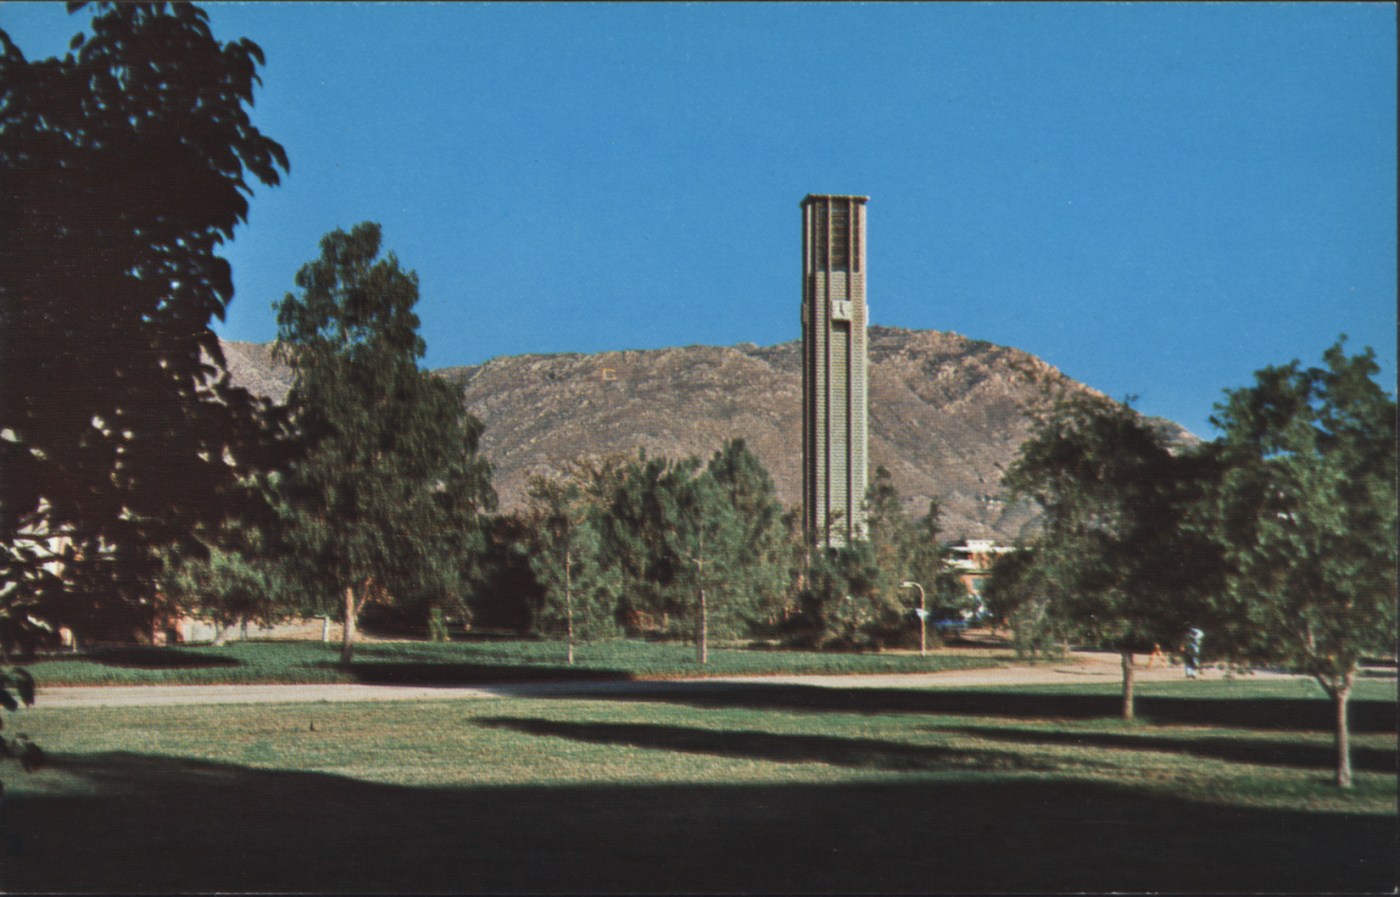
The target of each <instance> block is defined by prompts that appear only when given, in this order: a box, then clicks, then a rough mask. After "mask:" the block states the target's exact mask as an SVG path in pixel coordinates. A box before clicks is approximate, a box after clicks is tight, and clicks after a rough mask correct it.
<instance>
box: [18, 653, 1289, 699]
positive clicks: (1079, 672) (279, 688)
mask: <svg viewBox="0 0 1400 897" xmlns="http://www.w3.org/2000/svg"><path fill="white" fill-rule="evenodd" d="M1121 675H1122V672H1121V670H1120V669H1119V665H1118V657H1117V655H1113V654H1102V653H1092V652H1077V653H1075V654H1074V655H1073V656H1072V657H1071V658H1070V659H1068V660H1066V661H1065V662H1064V663H1062V664H1056V665H1045V666H1031V665H1018V666H1010V667H1001V668H995V669H982V670H948V671H945V672H939V673H899V674H863V675H847V676H840V675H793V676H713V677H709V678H704V679H661V680H624V681H616V680H613V681H595V682H578V681H575V682H520V683H510V684H502V685H477V686H432V685H359V684H338V685H171V686H166V685H137V686H84V687H68V688H63V687H60V688H40V689H39V693H38V701H37V704H38V706H41V707H46V708H47V707H122V706H126V707H130V706H167V705H176V704H280V703H291V702H318V701H322V702H336V701H456V700H473V699H481V698H527V697H557V696H590V695H596V696H599V697H606V696H608V695H615V694H629V695H635V694H648V693H654V694H658V695H661V694H674V693H675V692H677V691H687V690H697V689H705V688H712V687H713V686H714V685H716V684H768V685H806V686H814V687H818V688H967V687H975V686H993V685H1056V684H1067V683H1082V682H1113V683H1116V682H1118V681H1119V679H1120V677H1121ZM1223 675H1224V673H1222V672H1221V671H1219V670H1207V671H1206V672H1205V678H1212V679H1213V678H1220V677H1222V676H1223ZM1254 675H1255V677H1257V678H1297V677H1289V676H1287V675H1286V674H1282V673H1269V672H1259V673H1255V674H1254ZM1182 676H1183V673H1182V670H1181V668H1180V667H1172V666H1165V667H1160V666H1159V667H1157V668H1156V669H1152V670H1147V669H1142V668H1141V667H1140V668H1139V669H1138V670H1137V677H1136V678H1137V681H1138V682H1161V681H1164V680H1176V679H1181V678H1182Z"/></svg>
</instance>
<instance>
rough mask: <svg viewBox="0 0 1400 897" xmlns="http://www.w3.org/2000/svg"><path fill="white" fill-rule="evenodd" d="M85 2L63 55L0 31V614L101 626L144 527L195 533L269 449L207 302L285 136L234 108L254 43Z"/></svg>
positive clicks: (258, 57) (170, 10)
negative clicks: (47, 54)
mask: <svg viewBox="0 0 1400 897" xmlns="http://www.w3.org/2000/svg"><path fill="white" fill-rule="evenodd" d="M85 6H86V5H85V4H81V3H72V4H69V7H70V9H72V10H74V11H76V10H79V9H82V8H84V7H85ZM90 9H91V15H92V18H91V22H90V23H89V25H88V28H87V29H86V30H84V31H82V32H80V33H79V34H78V35H76V36H75V37H74V38H73V40H72V41H71V43H70V45H69V50H68V52H67V53H66V54H65V55H64V56H63V57H62V58H50V59H39V60H30V59H27V58H25V56H24V54H23V53H22V52H21V51H20V49H19V48H18V47H17V46H16V45H15V44H14V43H13V42H12V41H11V40H10V38H9V36H8V35H7V34H6V33H5V32H3V31H0V170H3V172H4V176H3V177H2V178H0V206H2V207H3V213H0V218H3V225H0V270H3V272H4V275H3V277H0V605H3V607H0V616H8V617H9V620H8V623H10V624H14V625H16V626H18V625H20V624H23V623H25V621H29V620H42V621H46V622H47V623H48V624H49V625H50V628H57V627H58V626H61V625H67V626H70V627H71V628H73V629H75V630H77V631H79V632H89V633H97V634H110V635H114V636H115V635H130V634H131V633H132V632H134V631H137V630H140V629H143V628H146V627H147V626H148V625H149V623H150V621H151V619H152V617H153V614H154V613H155V611H156V609H157V606H156V604H155V602H154V601H153V600H152V597H153V594H154V591H155V589H154V584H155V581H156V578H157V577H158V575H159V572H160V568H161V564H160V559H159V557H158V554H157V552H155V551H153V550H152V549H153V548H155V547H158V546H161V545H166V544H171V543H179V544H182V545H184V546H185V547H187V548H190V549H192V550H197V540H196V539H195V538H194V536H193V532H194V530H195V529H196V528H197V526H198V525H199V524H200V523H204V522H208V521H211V520H217V519H219V518H221V517H223V516H225V515H227V514H230V513H238V510H237V505H238V504H239V502H240V501H241V500H242V499H244V498H248V497H249V494H248V493H246V492H244V491H242V490H241V489H240V488H239V484H240V482H241V480H242V478H243V477H244V476H245V475H246V474H247V473H248V472H249V471H250V470H254V469H258V468H261V467H265V466H268V465H270V464H271V463H272V459H271V458H270V457H268V456H267V455H266V454H265V452H266V450H267V449H268V448H269V446H270V445H272V442H273V441H272V440H271V439H270V437H269V432H268V428H269V427H270V426H272V425H273V424H274V421H273V420H272V419H271V417H272V416H271V414H270V412H269V409H268V408H267V406H266V405H265V404H263V403H260V402H258V401H255V400H254V399H252V398H251V397H250V396H249V395H248V393H247V392H246V391H244V390H241V389H237V388H235V387H234V386H233V385H232V384H231V382H230V381H229V378H228V376H227V372H226V370H225V367H224V360H223V355H222V352H221V350H220V346H219V340H218V338H217V336H216V335H215V334H214V331H213V330H212V329H211V327H210V322H211V321H212V320H213V319H214V318H222V317H223V316H224V313H225V311H226V309H227V307H228V305H229V302H230V301H231V300H232V298H233V279H232V275H231V271H230V267H229V264H228V262H227V261H226V260H225V259H223V258H221V257H220V256H219V255H218V254H217V253H218V250H219V247H220V245H221V244H223V243H224V242H225V241H227V240H229V239H232V237H233V234H234V229H235V227H236V226H237V225H238V224H239V223H241V222H243V221H245V220H246V218H247V215H248V198H249V196H250V195H251V193H252V185H253V184H254V183H255V182H260V183H263V184H267V185H275V184H276V183H278V181H279V178H280V176H281V173H282V172H285V171H286V170H287V157H286V154H285V153H284V151H283V149H282V147H281V146H279V145H278V144H277V143H276V142H274V141H273V140H271V139H269V138H268V137H267V136H265V135H264V134H263V133H262V132H261V131H260V130H259V129H258V128H257V127H256V126H254V124H253V122H252V120H251V118H250V115H249V110H250V108H251V106H252V104H253V92H254V87H255V86H256V85H257V83H258V80H259V79H258V67H259V66H260V65H261V64H262V63H263V55H262V51H261V50H260V49H259V48H258V46H257V45H256V44H254V43H252V42H251V41H248V40H235V41H231V42H223V41H219V40H217V39H215V38H214V36H213V34H212V33H211V31H210V29H209V23H208V17H207V16H206V14H205V13H204V12H203V11H202V10H201V9H199V8H198V7H195V6H191V5H188V4H165V3H97V4H94V5H92V6H91V7H90ZM6 608H9V611H7V610H6Z"/></svg>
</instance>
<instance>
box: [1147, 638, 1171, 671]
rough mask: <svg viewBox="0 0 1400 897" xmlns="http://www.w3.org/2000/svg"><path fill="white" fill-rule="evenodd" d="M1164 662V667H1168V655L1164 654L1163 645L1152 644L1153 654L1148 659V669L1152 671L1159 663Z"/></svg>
mask: <svg viewBox="0 0 1400 897" xmlns="http://www.w3.org/2000/svg"><path fill="white" fill-rule="evenodd" d="M1159 660H1160V661H1161V662H1162V666H1166V665H1167V655H1165V654H1163V653H1162V645H1161V644H1160V643H1158V642H1153V643H1152V653H1151V654H1149V655H1148V657H1147V668H1148V669H1149V670H1150V669H1152V668H1153V667H1155V666H1156V665H1157V661H1159Z"/></svg>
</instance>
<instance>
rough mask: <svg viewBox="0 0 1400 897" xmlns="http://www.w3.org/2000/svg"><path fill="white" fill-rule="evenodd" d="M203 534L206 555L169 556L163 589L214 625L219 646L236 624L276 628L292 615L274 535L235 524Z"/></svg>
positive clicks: (175, 551)
mask: <svg viewBox="0 0 1400 897" xmlns="http://www.w3.org/2000/svg"><path fill="white" fill-rule="evenodd" d="M199 535H200V538H201V541H202V542H203V543H204V544H203V545H202V548H203V550H202V551H200V552H197V553H195V552H181V551H180V550H178V549H177V548H174V547H171V548H167V549H166V550H165V551H164V561H165V570H164V572H163V573H162V574H161V578H160V587H161V592H162V594H163V595H164V596H165V597H166V598H167V599H168V600H170V601H171V602H172V603H173V604H174V605H175V606H176V607H179V608H181V609H182V610H187V611H190V612H192V613H196V614H201V615H203V616H205V617H207V618H208V619H209V620H211V621H212V622H213V623H214V625H215V627H216V630H217V631H216V635H215V637H214V644H216V645H217V644H221V643H222V642H223V640H224V638H225V637H226V634H227V632H228V630H229V629H231V628H232V627H233V626H235V625H239V624H246V623H248V622H250V621H252V622H257V623H263V624H270V623H273V622H276V621H277V620H279V619H282V618H283V617H284V616H286V614H287V612H288V609H289V608H290V607H291V606H292V603H293V601H292V598H291V597H290V595H289V589H288V586H287V584H286V577H285V576H284V575H283V568H284V566H285V565H284V563H283V561H282V559H281V558H280V557H278V556H277V554H276V552H275V551H274V550H273V549H272V546H270V545H269V542H270V541H271V537H270V535H269V532H268V530H266V529H264V528H262V527H259V526H255V525H252V524H250V523H247V522H240V521H236V520H232V519H229V520H225V521H223V522H222V523H220V524H218V525H216V526H211V527H208V528H205V529H202V530H201V532H200V533H199Z"/></svg>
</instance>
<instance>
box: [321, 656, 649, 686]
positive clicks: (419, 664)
mask: <svg viewBox="0 0 1400 897" xmlns="http://www.w3.org/2000/svg"><path fill="white" fill-rule="evenodd" d="M325 665H326V666H329V667H335V668H337V669H344V668H343V667H340V666H339V665H338V664H337V663H335V662H333V661H326V663H325ZM350 674H351V675H352V676H354V677H355V680H356V681H358V682H360V683H363V684H365V685H444V686H445V685H499V684H501V683H505V682H522V683H523V682H582V681H589V682H591V681H605V682H618V681H627V680H630V679H631V678H632V676H631V674H630V673H628V672H627V671H626V670H609V669H598V668H596V667H595V668H591V669H586V668H582V667H570V666H537V665H528V664H491V663H442V662H433V661H413V660H406V661H367V662H355V663H352V664H351V665H350Z"/></svg>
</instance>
